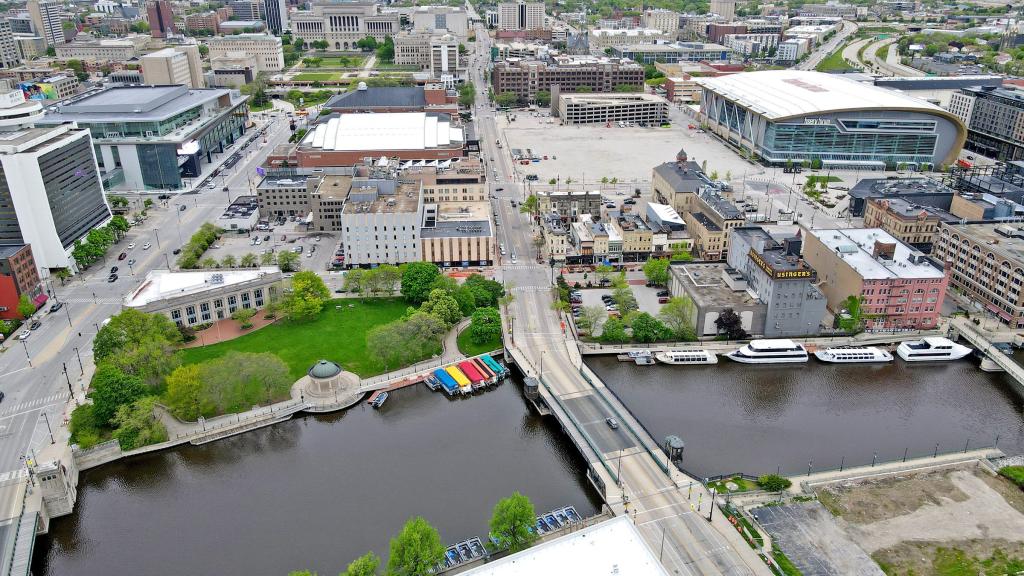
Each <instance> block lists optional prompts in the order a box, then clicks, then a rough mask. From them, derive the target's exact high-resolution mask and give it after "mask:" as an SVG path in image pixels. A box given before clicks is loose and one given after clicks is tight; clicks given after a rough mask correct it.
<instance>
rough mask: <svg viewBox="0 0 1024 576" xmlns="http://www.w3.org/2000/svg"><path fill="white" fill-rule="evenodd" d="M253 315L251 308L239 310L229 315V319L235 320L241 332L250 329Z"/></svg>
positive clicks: (254, 311) (253, 310)
mask: <svg viewBox="0 0 1024 576" xmlns="http://www.w3.org/2000/svg"><path fill="white" fill-rule="evenodd" d="M255 315H256V310H255V309H253V308H239V309H238V310H235V311H234V312H232V313H231V319H232V320H236V321H237V322H238V327H239V328H241V329H242V330H248V329H249V328H252V317H253V316H255Z"/></svg>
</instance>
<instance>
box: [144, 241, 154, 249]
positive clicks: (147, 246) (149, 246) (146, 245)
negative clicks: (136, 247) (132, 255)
mask: <svg viewBox="0 0 1024 576" xmlns="http://www.w3.org/2000/svg"><path fill="white" fill-rule="evenodd" d="M152 247H153V245H152V244H150V243H149V242H146V243H145V244H143V245H142V249H143V250H149V249H150V248H152Z"/></svg>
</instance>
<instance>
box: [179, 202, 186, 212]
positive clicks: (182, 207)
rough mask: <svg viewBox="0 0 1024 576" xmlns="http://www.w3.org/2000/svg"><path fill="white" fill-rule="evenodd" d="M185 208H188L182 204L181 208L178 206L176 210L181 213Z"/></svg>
mask: <svg viewBox="0 0 1024 576" xmlns="http://www.w3.org/2000/svg"><path fill="white" fill-rule="evenodd" d="M185 208H188V206H185V205H184V204H182V205H181V206H178V210H181V211H182V212H184V211H185Z"/></svg>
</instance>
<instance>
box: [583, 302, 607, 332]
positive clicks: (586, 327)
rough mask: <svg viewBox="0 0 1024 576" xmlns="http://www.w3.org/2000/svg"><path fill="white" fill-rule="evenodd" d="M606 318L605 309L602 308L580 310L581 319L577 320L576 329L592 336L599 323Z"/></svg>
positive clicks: (592, 307) (590, 307)
mask: <svg viewBox="0 0 1024 576" xmlns="http://www.w3.org/2000/svg"><path fill="white" fill-rule="evenodd" d="M604 316H605V314H604V308H602V307H600V306H584V307H582V308H580V315H579V318H577V319H576V327H577V328H579V329H580V330H583V331H585V332H587V333H589V334H591V335H592V334H594V332H595V331H596V329H597V327H598V326H597V325H598V322H600V321H601V319H602V318H604Z"/></svg>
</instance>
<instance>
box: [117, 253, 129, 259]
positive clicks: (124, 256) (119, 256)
mask: <svg viewBox="0 0 1024 576" xmlns="http://www.w3.org/2000/svg"><path fill="white" fill-rule="evenodd" d="M127 257H128V253H127V252H121V253H120V254H118V255H117V259H118V260H124V259H125V258H127Z"/></svg>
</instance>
